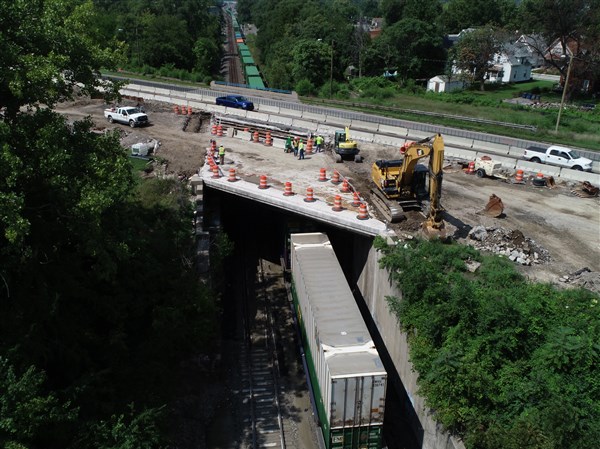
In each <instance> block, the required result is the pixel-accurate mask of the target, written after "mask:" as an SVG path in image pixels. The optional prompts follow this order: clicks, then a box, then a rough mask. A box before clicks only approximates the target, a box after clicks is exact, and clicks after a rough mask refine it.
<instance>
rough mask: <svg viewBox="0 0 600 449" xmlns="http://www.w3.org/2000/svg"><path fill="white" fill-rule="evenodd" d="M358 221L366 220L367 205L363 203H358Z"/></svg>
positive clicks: (367, 214)
mask: <svg viewBox="0 0 600 449" xmlns="http://www.w3.org/2000/svg"><path fill="white" fill-rule="evenodd" d="M356 218H358V219H359V220H368V219H369V212H367V205H366V204H365V203H360V206H359V208H358V215H357V216H356Z"/></svg>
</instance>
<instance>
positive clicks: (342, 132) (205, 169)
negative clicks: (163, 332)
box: [58, 89, 600, 449]
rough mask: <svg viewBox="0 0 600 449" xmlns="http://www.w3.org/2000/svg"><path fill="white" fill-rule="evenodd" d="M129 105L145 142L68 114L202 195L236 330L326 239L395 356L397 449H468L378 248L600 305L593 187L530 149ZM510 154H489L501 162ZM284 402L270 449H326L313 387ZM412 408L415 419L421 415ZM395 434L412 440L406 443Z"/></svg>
mask: <svg viewBox="0 0 600 449" xmlns="http://www.w3.org/2000/svg"><path fill="white" fill-rule="evenodd" d="M131 93H132V95H131V98H130V99H128V100H125V101H124V103H126V104H128V105H129V104H131V105H135V104H139V103H142V104H143V106H144V110H145V112H146V113H147V114H148V117H149V121H150V124H149V125H148V126H146V127H140V128H130V127H128V126H124V125H119V124H109V123H107V122H106V119H105V118H104V116H103V110H104V107H105V105H104V104H103V103H102V101H101V100H90V99H83V98H82V99H79V100H77V101H75V102H71V103H68V104H67V103H65V104H62V105H60V106H59V107H58V110H59V112H62V113H63V114H64V115H66V116H67V117H68V119H69V120H77V119H81V118H83V117H91V119H92V120H93V121H94V123H95V125H96V129H95V131H96V132H99V133H102V132H106V131H107V130H115V129H116V130H118V132H119V133H120V135H121V143H122V146H123V148H124V150H125V151H127V152H128V153H129V154H131V155H133V157H135V158H138V159H140V160H142V161H144V164H145V168H144V170H143V171H142V172H141V176H145V177H154V176H156V177H172V178H176V179H179V180H180V181H181V182H182V183H185V184H187V185H189V187H190V192H191V198H190V199H191V201H193V202H194V204H195V205H196V209H197V221H196V222H195V223H194V226H195V233H196V236H197V239H198V257H199V258H200V259H202V260H206V261H208V260H209V259H210V254H209V253H210V251H209V247H210V244H209V239H210V235H211V233H213V232H214V231H215V230H217V229H218V230H222V231H224V232H225V233H226V234H227V235H228V236H230V238H231V239H232V241H233V243H234V246H235V248H236V259H235V260H236V262H235V264H236V266H235V267H232V269H231V272H232V273H236V274H235V276H232V279H231V280H229V283H230V284H229V285H230V295H231V298H229V299H230V301H227V300H226V303H227V304H228V306H227V307H226V309H225V310H224V312H225V314H226V315H228V316H231V315H232V314H233V315H238V314H242V315H243V314H244V313H248V310H247V308H248V306H247V305H244V306H243V307H242V306H240V303H239V298H241V297H244V296H245V295H246V293H245V292H246V291H247V287H246V286H247V284H248V283H251V281H249V279H253V278H254V277H256V276H257V274H258V275H260V276H259V277H261V278H265V279H271V281H269V282H268V283H267V284H266V285H267V286H266V287H264V288H265V289H269V288H274V285H275V284H277V283H276V282H275V281H272V277H273V276H275V277H276V278H277V279H279V281H278V282H281V286H280V291H279V293H277V294H274V293H270V295H274V296H270V298H273V297H278V295H283V296H282V298H284V299H282V301H284V303H285V301H286V300H285V289H284V287H283V281H284V279H285V274H284V273H285V271H286V269H287V268H288V267H287V266H286V265H287V263H288V262H287V259H288V257H289V256H288V250H289V247H288V239H289V235H290V233H298V232H300V233H303V232H321V233H325V234H327V236H328V237H329V239H330V240H331V243H332V245H333V248H334V249H335V253H336V256H337V258H338V260H339V263H340V265H341V268H342V269H343V272H344V275H345V277H346V280H347V281H348V284H349V285H350V286H351V288H353V290H354V291H355V294H358V295H359V296H361V297H362V298H363V303H364V305H363V310H362V312H363V316H366V317H367V318H369V317H370V318H369V319H368V320H367V321H368V323H367V324H368V326H369V329H370V331H371V332H374V333H376V334H378V335H379V340H380V342H379V344H381V345H383V346H384V347H385V348H386V349H385V350H383V351H382V350H380V353H381V352H383V355H382V359H383V361H384V364H386V368H387V369H388V373H392V372H394V373H396V374H394V375H391V374H389V375H390V376H391V381H390V382H391V383H390V387H392V386H394V387H393V388H388V399H387V403H386V419H387V420H388V424H387V425H386V422H385V421H384V435H387V437H386V438H387V439H386V442H387V447H388V448H413V447H422V448H428V449H429V448H431V449H434V448H435V449H437V448H444V449H453V448H454V449H460V448H462V447H464V446H462V443H460V442H457V441H454V440H453V439H452V438H451V437H449V436H448V435H445V434H444V433H443V432H442V431H441V430H439V429H438V428H437V427H436V424H435V422H434V420H433V418H432V416H431V415H430V414H429V412H428V411H427V409H426V407H425V405H424V402H423V400H422V398H420V397H419V395H418V393H417V385H416V374H415V373H414V372H412V371H411V369H410V362H409V359H408V349H407V346H406V339H405V338H404V336H403V335H402V333H401V332H400V330H399V328H398V326H397V322H396V320H395V317H393V316H392V315H391V314H390V313H389V311H388V310H387V306H386V302H385V297H386V296H387V295H394V294H399V293H398V292H397V291H395V290H394V288H393V286H392V285H391V284H390V283H389V279H388V277H387V276H386V275H385V273H383V272H381V270H380V269H379V267H378V264H377V254H376V252H375V250H374V249H373V248H372V243H373V239H374V238H375V237H376V236H381V237H383V238H385V239H387V240H388V241H390V242H396V243H398V244H401V243H402V241H404V240H407V239H413V238H431V237H435V238H442V239H450V240H454V241H457V242H459V243H461V244H465V245H470V246H473V247H475V248H477V249H479V250H481V251H483V252H485V253H489V254H497V255H499V256H501V257H506V258H508V259H509V260H511V261H513V262H514V264H515V266H516V267H517V268H518V270H519V271H520V272H521V273H522V274H523V275H524V276H526V277H527V278H528V279H530V280H532V281H536V282H544V283H551V284H554V285H556V286H559V287H561V288H562V287H564V288H569V287H570V286H577V287H583V288H587V289H590V290H592V291H596V292H598V291H600V207H599V205H600V204H599V202H600V200H599V198H598V190H597V189H596V186H597V185H598V182H597V181H596V179H597V178H598V176H599V175H598V174H596V173H583V174H580V173H579V172H577V173H573V176H572V177H573V178H574V179H569V178H568V175H571V173H566V172H565V175H564V176H558V175H560V170H557V169H556V168H555V167H550V166H547V167H543V168H544V169H545V170H546V173H545V174H544V173H542V172H541V171H540V170H537V169H536V168H537V167H535V166H533V165H527V164H529V163H527V162H526V163H525V165H522V163H521V162H516V163H515V162H514V161H515V160H517V159H518V158H516V159H512V161H513V162H510V161H508V159H509V158H508V156H510V154H509V152H510V151H513V153H515V152H516V151H518V149H515V148H512V147H511V148H508V149H507V151H506V152H505V153H504V154H505V156H499V155H498V154H497V153H494V152H493V151H485V148H478V149H477V151H473V150H474V148H475V147H474V144H473V141H471V146H470V148H469V150H467V148H466V147H467V145H464V140H463V141H460V140H457V138H454V139H453V138H452V136H451V135H450V132H448V133H446V134H445V133H443V132H439V133H426V132H425V131H421V132H414V133H411V132H410V130H408V131H406V130H404V135H402V134H401V133H399V135H397V136H396V135H394V134H393V131H394V130H395V128H392V127H388V128H387V129H386V130H385V131H386V132H384V133H382V134H380V135H376V134H375V133H373V132H371V133H368V132H367V131H366V128H367V125H366V122H365V124H364V128H362V129H361V123H360V122H358V121H356V120H355V121H354V122H353V123H352V126H351V127H350V128H347V126H348V125H349V123H344V122H343V121H340V122H339V123H331V121H329V122H327V120H320V119H319V117H317V116H316V115H315V116H314V117H313V118H312V120H311V119H310V118H309V117H308V114H304V116H303V117H302V120H301V122H300V121H299V120H296V122H294V120H293V119H291V118H286V117H285V115H284V114H283V113H282V114H279V115H278V114H275V113H273V111H272V106H271V110H269V108H268V107H267V106H263V104H262V103H261V104H260V105H259V106H258V108H257V110H255V111H253V112H250V111H240V110H234V109H231V108H225V107H220V106H215V105H214V96H216V95H218V93H215V94H214V95H213V97H212V98H209V99H208V100H206V99H205V100H202V101H191V100H190V99H189V97H188V98H187V99H186V100H185V101H184V100H181V99H180V100H179V101H173V99H172V98H171V97H169V98H171V101H157V98H156V93H155V94H153V95H149V96H148V97H144V93H143V92H142V90H141V89H140V90H138V91H134V92H131ZM162 96H163V97H165V96H164V95H162ZM150 97H152V98H150ZM259 101H260V100H259ZM275 117H277V118H275ZM265 118H266V119H265ZM270 119H271V120H270ZM275 120H277V121H275ZM375 121H376V119H375ZM380 128H381V126H380ZM318 135H321V136H323V137H324V141H325V142H324V145H323V149H322V151H317V149H316V147H315V146H314V142H315V141H314V138H315V136H318ZM336 135H337V138H336ZM288 137H291V138H292V140H293V139H297V140H302V141H303V143H304V144H305V151H304V158H300V157H299V154H298V155H294V152H293V151H288V150H286V139H287V138H288ZM340 139H341V140H343V141H344V143H345V144H346V146H351V147H353V146H355V147H356V150H357V151H356V154H358V155H360V158H356V157H343V158H340V157H339V156H340V151H339V149H340V146H341V145H340V143H341V142H340ZM457 142H458V144H457ZM479 145H480V146H481V145H482V144H479ZM221 146H222V147H223V148H224V157H223V159H222V160H220V155H219V147H221ZM501 147H502V145H500V144H490V145H489V148H490V150H491V149H495V150H498V149H501ZM507 155H508V156H507ZM512 156H513V157H515V154H513V155H512ZM471 157H472V158H471ZM511 163H512V164H513V166H512V167H513V168H512V169H511V168H510V164H511ZM515 164H516V165H515ZM552 170H554V171H552ZM482 171H483V172H482ZM553 174H556V175H557V176H553ZM588 178H589V179H590V180H591V181H590V180H588ZM257 267H258V268H257ZM274 273H275V274H274ZM277 273H279V274H277ZM268 285H271V287H268ZM251 296H252V295H251ZM259 303H260V301H259V300H258V299H257V298H255V299H254V300H252V301H250V303H249V304H251V305H250V310H255V309H256V310H260V308H257V307H258V306H257V304H259ZM244 304H246V303H245V302H244ZM273 304H275V303H273ZM278 307H279V306H278ZM284 309H285V305H284V306H283V307H281V309H278V310H279V311H278V312H277V315H278V316H279V319H282V317H285V318H283V319H284V320H285V323H286V324H285V325H282V326H280V327H279V330H277V333H279V334H280V335H279V337H280V338H281V339H282V341H283V343H281V346H282V348H284V349H281V348H280V349H278V350H277V353H280V352H281V354H289V353H292V352H293V351H294V343H293V341H294V337H293V332H292V331H290V333H289V334H287V333H286V331H284V329H285V328H286V326H287V325H290V323H291V322H292V318H291V317H289V316H287V315H286V314H287V312H283V310H284ZM261 313H262V312H261ZM244 320H245V318H244V317H243V316H240V317H238V319H236V320H232V321H231V322H229V323H228V326H231V329H229V331H230V332H231V333H236V332H238V331H239V329H240V328H242V327H243V324H242V323H244ZM236 322H239V323H238V325H236V324H235V323H236ZM261 332H262V331H261ZM251 339H252V337H251ZM257 341H262V339H261V338H260V337H255V344H254V345H250V347H249V348H246V349H245V350H244V351H243V352H242V353H238V352H237V351H239V350H240V349H239V348H238V347H237V345H233V347H232V349H231V353H229V355H228V357H229V359H230V363H232V364H237V363H239V362H240V361H242V360H246V359H248V358H252V357H253V355H252V354H253V352H252V348H254V349H256V347H257V345H256V342H257ZM282 357H283V359H284V360H285V363H284V362H282V361H281V360H280V361H279V362H278V363H279V366H282V365H283V366H285V371H286V372H289V373H298V372H299V371H301V365H298V361H297V360H295V359H294V358H291V359H290V358H289V356H288V358H286V357H285V356H282ZM232 372H233V373H235V374H232V379H233V380H231V382H232V385H234V386H232V387H231V389H232V391H238V392H239V391H244V387H243V385H245V382H246V381H245V380H244V376H245V374H244V373H245V372H246V371H245V370H244V369H239V368H235V369H232ZM261 382H263V379H261ZM269 385H270V384H269ZM236 386H237V387H236ZM272 388H273V389H274V390H277V389H278V388H280V389H281V390H282V392H283V393H281V396H279V395H278V394H276V396H279V397H280V398H282V399H281V402H279V401H277V403H278V409H279V407H281V409H282V410H283V411H282V412H280V414H279V415H278V417H272V418H271V417H270V415H269V416H265V418H264V421H262V422H263V424H261V425H264V422H270V420H273V422H274V423H279V424H278V425H276V424H273V426H274V427H273V428H279V429H280V430H281V436H279V437H278V438H277V440H278V442H277V443H271V442H270V441H271V440H270V439H269V438H272V435H273V433H272V431H271V430H268V431H267V430H265V432H263V433H261V435H262V436H261V437H260V438H262V439H261V440H260V441H261V444H262V445H263V447H297V448H310V447H315V448H316V447H320V446H319V444H318V441H316V440H315V439H314V434H315V422H314V419H311V418H310V416H311V406H310V401H309V400H308V393H307V387H306V385H305V384H304V383H303V376H302V375H292V374H289V375H287V376H284V379H283V380H281V379H280V380H277V381H274V384H273V387H272ZM230 399H231V401H232V402H233V403H234V404H236V403H237V404H238V405H237V406H235V407H234V409H235V410H236V413H235V414H233V415H232V414H231V413H229V411H227V412H221V413H219V412H218V411H217V412H216V418H215V422H214V423H213V424H214V428H215V429H221V430H224V429H227V430H229V429H231V428H235V427H236V424H234V423H232V420H236V419H237V420H238V421H236V422H238V423H239V422H242V418H241V415H243V414H244V410H245V407H247V404H246V402H245V401H244V399H243V398H240V397H238V395H237V394H235V393H232V396H231V398H230ZM236 401H239V402H236ZM269 403H270V402H269ZM407 404H408V405H410V407H409V408H410V410H412V412H410V413H408V415H407V414H406V410H405V408H406V406H407ZM403 410H404V411H403ZM238 414H239V415H240V416H238ZM236 416H237V418H236ZM253 416H255V415H253ZM398 423H402V424H401V425H400V424H398ZM237 425H239V426H241V427H243V426H242V425H241V424H237ZM259 427H260V426H258V425H254V426H253V428H254V429H256V428H259ZM396 428H397V430H398V432H399V433H400V434H402V435H404V437H402V436H396V435H394V434H393V432H394V429H396ZM269 429H270V428H269ZM406 429H409V430H410V432H408V431H407V430H406ZM415 429H417V430H415ZM418 429H420V430H418ZM390 432H391V433H390ZM224 434H227V435H228V436H227V437H223V435H224ZM409 434H410V435H412V436H411V437H406V435H409ZM218 435H219V436H214V435H213V436H209V437H208V438H207V439H208V441H212V443H211V444H210V447H213V448H225V447H258V446H257V445H256V437H253V438H250V437H248V436H247V435H246V434H244V431H243V430H240V432H239V434H237V433H235V432H233V433H228V432H218ZM244 435H245V436H244ZM390 435H393V436H390ZM232 439H233V440H235V441H231V440H232ZM242 440H243V441H246V443H244V444H241V443H240V441H242ZM279 441H281V442H282V444H280V443H279ZM284 441H285V442H286V443H285V444H283V442H284Z"/></svg>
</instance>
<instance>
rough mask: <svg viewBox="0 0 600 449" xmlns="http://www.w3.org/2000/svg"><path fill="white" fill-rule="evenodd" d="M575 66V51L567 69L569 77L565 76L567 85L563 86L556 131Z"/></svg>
mask: <svg viewBox="0 0 600 449" xmlns="http://www.w3.org/2000/svg"><path fill="white" fill-rule="evenodd" d="M572 66H573V53H571V57H570V58H569V68H568V69H567V77H566V78H565V85H564V86H563V92H562V97H561V99H560V107H559V108H558V117H556V128H554V132H558V125H559V123H560V114H561V113H562V109H563V106H564V104H565V95H566V94H567V87H568V86H569V77H570V75H571V67H572Z"/></svg>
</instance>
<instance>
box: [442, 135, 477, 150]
mask: <svg viewBox="0 0 600 449" xmlns="http://www.w3.org/2000/svg"><path fill="white" fill-rule="evenodd" d="M443 137H444V143H445V144H446V145H456V146H460V147H465V148H473V139H465V138H464V137H456V136H447V135H446V136H443Z"/></svg>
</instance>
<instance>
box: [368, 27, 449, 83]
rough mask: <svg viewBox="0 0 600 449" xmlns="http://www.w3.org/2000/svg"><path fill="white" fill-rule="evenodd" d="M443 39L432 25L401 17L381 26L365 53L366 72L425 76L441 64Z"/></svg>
mask: <svg viewBox="0 0 600 449" xmlns="http://www.w3.org/2000/svg"><path fill="white" fill-rule="evenodd" d="M445 59H446V58H445V52H444V50H443V47H442V39H441V37H440V36H439V33H438V30H437V28H436V27H435V25H433V24H429V23H426V22H422V21H420V20H417V19H402V20H401V21H399V22H397V23H395V24H394V25H392V26H389V27H386V28H384V30H383V32H382V33H381V36H380V37H378V38H377V39H375V40H373V42H372V45H371V47H370V48H368V49H367V51H366V53H365V68H366V70H365V71H366V73H367V74H368V75H371V76H377V75H382V74H383V72H384V71H385V70H392V71H394V70H397V71H398V74H399V77H400V78H402V79H404V80H406V79H414V78H422V77H428V76H432V75H433V74H435V72H439V71H440V70H441V67H443V65H444V61H445Z"/></svg>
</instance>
